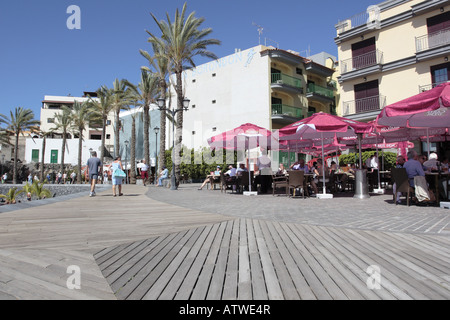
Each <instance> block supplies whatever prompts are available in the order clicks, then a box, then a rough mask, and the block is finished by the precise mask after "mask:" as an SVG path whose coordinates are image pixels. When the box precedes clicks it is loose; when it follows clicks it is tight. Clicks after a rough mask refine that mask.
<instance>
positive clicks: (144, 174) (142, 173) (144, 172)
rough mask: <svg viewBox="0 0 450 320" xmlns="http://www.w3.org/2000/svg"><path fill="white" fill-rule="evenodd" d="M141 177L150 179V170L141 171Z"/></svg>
mask: <svg viewBox="0 0 450 320" xmlns="http://www.w3.org/2000/svg"><path fill="white" fill-rule="evenodd" d="M141 178H142V179H148V171H141Z"/></svg>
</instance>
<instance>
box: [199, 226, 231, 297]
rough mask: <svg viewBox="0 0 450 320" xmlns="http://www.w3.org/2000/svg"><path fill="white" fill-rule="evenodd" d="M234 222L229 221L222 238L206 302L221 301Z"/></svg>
mask: <svg viewBox="0 0 450 320" xmlns="http://www.w3.org/2000/svg"><path fill="white" fill-rule="evenodd" d="M233 225H234V221H228V222H227V227H226V229H225V233H224V235H223V238H222V242H221V245H220V249H219V253H218V255H217V260H216V262H215V267H214V271H213V274H212V277H211V282H210V286H209V290H208V294H207V295H206V300H221V299H222V290H223V283H224V279H225V271H226V267H227V262H228V253H229V250H230V241H231V233H232V231H233Z"/></svg>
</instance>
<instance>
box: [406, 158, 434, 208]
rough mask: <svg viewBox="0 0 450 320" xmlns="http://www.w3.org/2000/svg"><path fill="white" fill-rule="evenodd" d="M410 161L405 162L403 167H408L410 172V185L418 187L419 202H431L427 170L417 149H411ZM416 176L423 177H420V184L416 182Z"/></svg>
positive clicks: (407, 170)
mask: <svg viewBox="0 0 450 320" xmlns="http://www.w3.org/2000/svg"><path fill="white" fill-rule="evenodd" d="M407 157H408V161H406V162H405V164H404V165H403V168H405V169H406V173H407V174H408V179H409V185H410V186H411V187H415V188H416V192H415V193H416V198H417V200H418V201H419V202H430V200H431V197H430V193H429V192H428V185H427V183H426V180H425V171H424V170H423V166H422V162H421V161H419V159H420V158H422V159H423V157H419V155H418V154H417V152H416V151H414V150H410V151H409V152H408V155H407ZM414 177H423V178H422V179H418V180H417V181H419V182H418V183H419V184H415V179H414Z"/></svg>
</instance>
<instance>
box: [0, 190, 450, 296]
mask: <svg viewBox="0 0 450 320" xmlns="http://www.w3.org/2000/svg"><path fill="white" fill-rule="evenodd" d="M147 190H148V189H146V188H143V187H138V186H133V187H131V186H130V187H127V188H126V189H125V193H126V195H125V197H120V198H119V197H118V198H112V196H111V193H110V192H104V193H101V194H99V196H97V197H95V198H89V197H82V198H78V199H72V200H68V201H64V202H60V203H54V204H50V205H44V206H40V207H35V208H30V209H23V210H19V211H13V212H3V213H2V212H1V208H0V299H50V300H56V299H58V300H59V299H79V300H87V299H103V300H113V299H129V300H139V299H149V300H157V299H159V300H172V299H174V300H250V299H253V300H275V299H284V300H300V299H319V300H332V299H336V300H347V299H363V300H365V299H402V300H403V299H449V298H450V267H449V265H450V237H449V236H448V234H443V235H439V234H427V233H425V232H423V233H420V232H416V233H407V232H392V231H382V230H371V229H369V228H368V229H366V230H363V229H356V228H347V227H333V226H329V225H327V226H317V225H309V224H307V223H292V222H285V221H283V222H278V221H272V220H265V219H250V218H242V217H229V216H225V215H220V214H210V213H206V212H201V211H198V210H192V209H188V208H181V207H177V206H173V205H170V204H166V203H162V202H158V201H155V200H152V199H149V198H148V197H147V196H146V195H145V192H146V191H147ZM226 196H227V195H224V197H226ZM270 199H272V198H271V197H269V198H267V201H271V200H270ZM206 200H207V198H205V201H206ZM299 214H301V213H299ZM434 218H435V217H433V215H429V218H428V219H427V218H426V216H424V218H423V224H424V225H426V224H427V223H429V222H430V221H434V220H433V219H434ZM69 266H79V267H80V270H81V289H80V290H71V289H69V288H68V287H67V281H68V278H69V276H70V274H68V271H67V270H68V267H69ZM370 266H373V267H374V268H375V269H374V270H379V271H380V273H379V275H378V274H373V273H372V272H371V271H370V269H368V268H369V267H370ZM377 268H378V269H377ZM372 269H373V268H372ZM377 279H378V280H379V284H380V288H379V289H377V288H376V287H375V288H372V289H371V288H369V287H370V285H372V286H373V284H378V282H376V281H375V280H377ZM374 281H375V282H374ZM368 284H369V286H368Z"/></svg>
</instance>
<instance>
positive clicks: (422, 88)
mask: <svg viewBox="0 0 450 320" xmlns="http://www.w3.org/2000/svg"><path fill="white" fill-rule="evenodd" d="M447 82H450V81H444V82H439V83H432V84H426V85H423V86H419V93H421V92H425V91H428V90H431V89H433V88H434V87H437V86H438V85H440V84H443V83H447Z"/></svg>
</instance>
